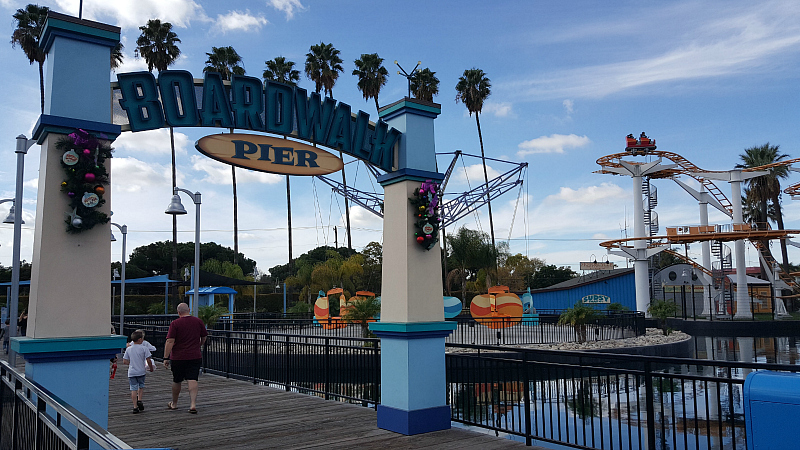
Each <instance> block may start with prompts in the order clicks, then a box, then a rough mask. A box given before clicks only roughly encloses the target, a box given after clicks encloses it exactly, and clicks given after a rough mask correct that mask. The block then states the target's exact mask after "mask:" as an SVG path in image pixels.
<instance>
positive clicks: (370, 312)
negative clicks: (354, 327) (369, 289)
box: [342, 296, 381, 338]
mask: <svg viewBox="0 0 800 450" xmlns="http://www.w3.org/2000/svg"><path fill="white" fill-rule="evenodd" d="M354 299H355V300H354ZM354 299H350V307H349V308H347V310H346V311H345V313H344V316H342V318H343V319H344V320H347V321H350V322H355V323H357V324H359V325H361V337H364V338H368V337H373V336H374V335H372V333H370V331H369V322H370V321H372V320H374V319H375V317H376V316H377V315H378V314H380V313H381V303H380V302H379V301H378V299H377V298H376V297H375V296H364V297H354Z"/></svg>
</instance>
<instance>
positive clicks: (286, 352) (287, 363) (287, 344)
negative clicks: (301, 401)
mask: <svg viewBox="0 0 800 450" xmlns="http://www.w3.org/2000/svg"><path fill="white" fill-rule="evenodd" d="M284 353H285V355H286V360H285V361H284V365H285V366H286V367H285V372H284V378H285V380H286V385H285V386H286V390H287V391H288V390H289V384H290V383H289V336H288V335H287V336H286V348H285V349H284Z"/></svg>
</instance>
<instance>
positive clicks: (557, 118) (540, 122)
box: [0, 0, 800, 270]
mask: <svg viewBox="0 0 800 450" xmlns="http://www.w3.org/2000/svg"><path fill="white" fill-rule="evenodd" d="M42 4H44V5H47V6H49V7H51V8H52V9H53V10H55V11H58V12H62V13H67V14H73V15H77V11H78V2H77V0H57V1H54V2H53V1H46V2H42ZM24 5H25V2H18V1H9V0H0V14H5V15H6V17H7V20H6V21H4V22H0V23H3V24H4V29H5V31H4V33H5V35H6V36H9V37H10V35H11V32H12V30H13V21H12V19H11V15H12V14H13V12H14V11H15V10H16V9H17V8H20V7H23V6H24ZM83 11H84V17H85V18H89V19H92V20H97V21H101V22H105V23H110V24H114V25H118V26H120V27H121V28H122V41H123V43H124V44H125V46H126V49H125V54H126V60H125V64H124V65H123V67H122V68H121V69H119V70H118V72H129V71H136V70H142V69H145V70H146V66H145V62H144V60H142V59H140V60H135V59H134V58H133V50H134V48H135V41H136V38H137V36H138V35H139V30H138V27H139V26H140V25H143V24H144V23H145V22H146V21H147V20H148V19H151V18H160V19H162V20H163V21H169V22H171V23H173V25H175V31H176V32H177V34H178V36H179V38H180V39H181V41H182V44H181V45H180V48H181V50H182V52H183V54H182V56H181V58H180V59H179V60H178V62H177V63H176V64H175V65H174V66H173V68H175V69H185V70H189V71H190V72H192V73H193V74H194V75H195V76H196V77H200V76H201V75H202V68H203V65H204V64H203V63H204V61H205V60H206V55H205V53H206V52H209V51H210V50H211V47H212V46H217V47H220V46H228V45H230V46H233V47H234V48H235V49H236V50H237V51H238V53H239V54H240V55H241V56H242V57H243V60H244V67H245V69H246V70H247V74H248V75H253V76H260V75H261V73H262V71H263V69H264V61H266V60H268V59H272V58H274V57H276V56H285V57H286V58H287V59H289V60H292V61H295V62H296V63H297V66H298V68H299V69H301V71H302V65H303V61H304V59H305V54H306V53H307V52H308V48H309V46H310V45H312V44H316V43H319V42H320V41H322V42H325V43H332V44H333V45H334V46H335V47H336V48H337V49H339V50H340V51H341V57H342V59H343V60H344V68H345V72H344V73H343V74H342V75H341V76H340V78H339V81H338V82H337V84H336V86H334V89H333V92H334V96H335V98H336V99H337V100H340V101H343V102H345V103H348V104H350V105H351V106H352V107H353V108H354V109H362V110H364V111H365V112H367V113H369V114H370V115H371V116H372V118H373V119H374V118H375V116H376V114H375V106H374V102H373V101H372V100H370V101H365V100H364V99H363V97H362V96H361V93H360V92H358V90H357V89H356V77H354V76H352V75H350V73H351V72H352V70H353V68H354V64H353V60H355V59H356V58H358V57H359V56H360V55H361V54H362V53H374V52H377V53H378V54H379V55H380V56H381V57H383V58H384V59H385V61H384V64H385V65H386V67H387V69H388V70H389V72H390V74H391V76H390V78H389V81H388V83H387V85H386V86H385V88H384V89H383V91H382V92H381V94H380V103H381V104H382V105H383V104H388V103H390V102H393V101H395V100H398V99H400V98H401V97H403V95H405V92H406V83H405V79H404V78H402V77H400V76H398V75H396V74H395V73H396V67H395V66H393V64H392V62H393V61H394V60H397V61H399V62H400V64H402V65H403V66H404V67H405V68H406V69H410V68H411V67H413V66H414V64H415V63H416V61H418V60H421V61H422V67H429V68H430V69H431V70H433V71H435V72H436V75H437V77H438V78H439V79H440V81H441V84H440V92H439V95H438V96H437V97H436V98H435V101H437V102H438V103H441V105H442V114H441V116H439V118H438V119H437V120H436V123H435V126H436V148H437V151H439V152H452V151H454V150H456V149H460V150H463V151H464V152H465V153H469V154H480V147H479V144H478V136H477V130H476V126H475V118H474V117H470V116H469V115H468V114H467V112H466V108H465V107H464V105H463V104H457V103H456V102H455V89H454V86H455V84H456V82H457V81H458V77H459V76H460V75H461V74H462V73H463V71H464V70H465V69H468V68H473V67H477V68H480V69H483V70H484V71H485V72H486V74H487V76H488V77H489V78H490V79H491V81H492V95H491V97H490V98H489V100H488V102H487V103H486V104H485V106H484V109H483V113H482V114H481V125H482V131H483V139H484V144H485V148H486V154H487V156H490V157H493V158H499V159H504V160H508V161H513V162H527V163H529V169H528V171H527V177H526V179H525V188H523V190H522V192H518V191H512V192H510V193H508V194H506V195H505V196H504V197H501V198H500V199H498V200H497V201H496V202H494V203H493V209H494V212H495V217H494V219H495V229H496V230H495V234H496V237H497V239H498V240H506V239H508V238H509V237H511V241H510V246H511V250H512V252H515V253H517V252H519V253H523V254H527V255H528V256H530V257H539V258H543V259H545V260H546V261H547V263H550V264H557V265H570V266H572V267H573V268H575V269H577V265H578V263H579V262H580V261H587V260H589V258H590V257H592V255H594V257H596V258H597V259H600V258H602V257H603V255H604V254H605V251H604V250H603V249H602V248H601V247H600V246H599V245H598V243H599V242H600V240H603V239H606V238H615V237H619V236H620V235H621V233H623V232H624V231H622V229H623V228H624V227H625V224H627V226H628V233H629V234H632V228H633V227H632V222H633V221H632V215H631V209H632V202H633V200H632V196H631V195H632V194H631V182H630V179H629V178H622V177H617V176H612V175H599V174H594V173H592V172H594V171H595V170H597V169H598V168H599V167H598V166H597V164H596V162H595V161H596V160H597V158H599V157H601V156H603V155H606V154H611V153H617V152H620V151H622V150H623V148H624V137H625V136H626V135H627V134H629V133H634V134H636V135H638V134H639V133H640V132H642V131H646V132H647V134H648V135H649V136H651V137H653V138H655V139H656V140H657V143H658V147H659V149H660V150H665V151H670V152H674V153H678V154H681V155H682V156H684V157H685V158H687V159H689V160H690V161H692V162H693V163H695V164H696V165H698V166H700V167H702V168H704V169H707V170H725V169H730V168H733V166H734V165H735V164H736V163H737V162H738V155H739V154H740V153H741V152H742V151H743V149H745V148H747V147H751V146H754V145H761V144H764V143H766V142H770V143H771V144H779V145H780V146H781V150H782V151H783V152H784V153H788V154H789V155H791V156H792V157H797V156H800V151H798V148H797V145H796V143H795V141H796V140H797V134H796V132H795V123H796V120H797V98H798V94H799V92H798V91H799V90H800V88H798V68H800V20H799V19H800V3H798V2H795V1H764V2H750V1H705V2H695V1H614V2H595V1H561V2H544V1H538V2H534V1H529V2H510V1H494V2H479V1H460V2H430V1H427V2H422V1H404V2H391V3H390V2H368V1H330V0H329V1H317V0H269V1H266V0H262V1H236V0H231V1H226V2H210V1H192V0H118V1H114V2H109V1H106V0H86V1H84V4H83ZM0 58H2V60H3V61H4V62H5V69H4V70H3V71H2V72H0V77H1V78H0V80H2V84H3V85H4V86H5V95H4V98H5V101H4V102H3V103H2V104H0V129H3V130H5V131H6V136H7V138H6V139H7V141H6V147H5V148H7V151H3V152H0V198H9V197H12V196H13V189H14V167H15V166H14V153H13V151H12V149H13V145H14V143H13V139H14V136H16V135H18V134H20V133H25V134H27V135H30V132H31V129H32V127H33V124H34V123H35V121H36V119H37V117H38V114H39V92H38V72H37V69H36V66H29V65H28V64H27V59H26V58H25V57H24V55H23V53H22V51H21V50H19V49H13V48H12V47H11V45H10V44H7V45H3V46H0ZM114 77H115V76H114V74H113V73H112V74H111V78H110V79H114ZM300 86H301V87H304V88H306V89H308V90H312V89H313V83H312V82H310V81H309V80H308V79H306V78H305V77H304V76H303V78H302V79H301V82H300ZM176 131H177V134H176V138H177V144H178V154H177V160H178V177H179V181H178V185H179V186H181V187H185V188H188V189H191V190H193V191H200V192H201V193H202V194H203V206H202V212H203V217H202V239H203V240H204V241H212V240H213V241H215V242H217V243H220V244H222V245H228V246H232V245H233V232H232V228H233V219H232V194H231V182H230V171H231V170H230V168H229V167H228V166H226V165H223V164H220V163H217V162H215V161H212V160H210V159H208V158H206V157H204V156H202V155H200V154H199V153H198V152H197V151H196V150H195V149H194V146H193V144H194V142H195V141H196V140H197V139H199V138H200V137H202V136H204V135H206V134H212V133H215V132H217V130H212V129H199V128H194V129H178V130H176ZM115 148H116V153H115V158H114V159H113V161H112V177H113V181H112V183H113V185H112V190H113V194H112V199H111V204H112V209H113V210H114V212H115V215H114V220H115V221H116V222H119V223H125V224H127V225H128V227H129V229H130V232H129V235H128V239H129V243H128V249H129V251H130V250H131V249H133V248H135V247H137V246H139V245H144V244H147V243H150V242H153V241H156V240H166V239H170V238H171V219H170V217H169V216H167V215H165V214H164V213H163V210H164V209H165V208H166V206H167V204H168V202H169V198H170V178H169V160H170V158H169V137H168V133H167V131H166V130H159V131H153V132H143V133H136V134H131V133H125V134H123V136H121V137H120V138H119V139H118V141H117V142H116V143H115ZM38 152H39V147H38V146H34V147H33V148H32V149H31V152H30V153H29V155H28V157H27V158H26V170H25V192H24V198H25V202H24V218H25V220H26V222H27V225H26V226H25V230H24V232H23V242H22V257H23V258H24V259H27V260H30V256H31V249H32V244H33V242H32V239H33V233H32V229H33V226H35V223H34V222H35V217H34V212H35V211H34V209H35V203H36V192H37V169H38V162H39V158H38ZM345 162H346V163H348V164H347V165H346V170H347V178H348V181H349V182H354V183H355V185H356V186H357V187H360V188H362V189H364V190H372V189H376V188H377V189H380V187H379V186H378V185H377V183H375V182H374V180H371V179H370V178H369V176H368V175H367V172H366V170H365V169H364V167H363V165H361V164H360V163H357V162H353V160H352V159H350V158H347V157H346V159H345ZM439 164H440V167H441V169H442V170H444V168H445V167H446V166H447V164H449V157H446V156H443V157H441V158H440V160H439ZM459 167H461V166H459ZM505 170H507V168H506V166H505V165H502V164H498V163H492V164H491V165H490V173H491V172H494V173H498V172H503V171H505ZM334 176H335V175H334ZM481 178H482V171H481V168H480V161H479V160H477V159H467V160H465V161H464V166H463V167H461V169H460V170H459V171H458V172H456V173H455V174H454V178H453V181H452V182H451V184H450V185H449V189H448V190H449V191H450V192H453V193H456V192H462V191H465V190H467V189H468V188H469V186H472V187H474V186H475V185H476V184H475V183H476V182H479V181H480V180H481ZM237 180H238V190H239V228H240V244H239V245H240V250H241V251H242V252H243V253H245V255H247V256H248V257H250V258H253V259H255V260H256V261H257V262H258V266H259V268H260V269H261V270H266V269H268V268H269V267H272V266H274V265H276V264H281V263H284V262H285V261H286V259H287V257H288V250H287V244H286V240H287V238H286V236H287V231H286V196H285V184H284V183H285V182H284V178H283V177H282V176H276V175H270V174H263V173H255V172H247V171H245V170H237ZM799 181H800V176H798V175H793V177H792V178H791V179H790V180H789V181H788V182H785V185H788V184H790V183H792V182H799ZM655 184H656V186H657V188H658V189H659V205H658V207H657V208H656V211H657V212H658V214H659V216H660V223H661V226H662V232H663V228H664V226H678V225H691V224H697V223H698V222H699V218H698V213H697V211H698V208H697V205H696V203H695V202H694V201H693V200H692V199H691V198H690V197H689V196H688V195H687V194H685V193H683V191H682V190H680V188H679V187H677V185H676V184H675V183H673V182H672V181H669V180H659V181H657V182H656V183H655ZM719 187H720V189H721V190H722V191H723V192H724V193H725V194H726V195H728V196H730V187H729V186H728V185H722V184H720V185H719ZM292 190H293V197H292V206H293V208H292V209H293V218H292V219H293V225H294V227H295V230H294V255H295V256H298V255H300V254H301V253H304V252H306V251H308V250H310V249H311V248H314V247H316V246H317V245H323V244H326V243H327V244H332V243H333V233H332V231H331V227H332V226H334V225H339V226H342V225H343V223H344V218H343V212H344V209H343V208H344V203H343V201H342V199H341V198H339V199H337V198H336V197H333V196H332V195H331V191H330V189H329V188H328V187H327V186H326V185H324V184H322V183H320V182H319V181H312V180H311V179H310V178H301V177H293V178H292ZM783 200H784V208H785V215H786V219H785V220H786V224H787V227H795V228H800V205H798V203H797V202H792V200H791V199H790V198H788V197H784V199H783ZM187 203H188V202H187ZM187 207H188V208H190V209H191V206H189V205H188V204H187ZM515 211H516V214H515ZM6 212H7V204H4V205H2V206H0V214H2V215H3V216H4V215H5V214H6ZM351 217H352V219H351V220H352V222H353V244H354V247H356V248H357V249H360V248H362V247H363V246H364V245H366V244H367V243H369V242H370V241H382V234H381V227H382V223H381V220H380V219H378V218H377V217H375V216H372V215H371V214H370V213H368V212H366V211H364V210H362V209H360V208H357V207H354V208H352V210H351ZM512 217H513V218H514V220H513V228H512V226H511V225H512ZM711 222H712V223H726V220H725V217H724V216H723V215H722V214H719V213H712V216H711ZM462 224H463V225H465V226H467V227H469V228H480V229H483V230H485V231H488V216H487V211H486V208H483V209H482V210H480V211H479V213H477V214H473V215H471V216H469V217H468V218H466V219H465V220H463V221H462ZM193 225H194V221H193V220H190V219H187V218H183V219H180V220H179V229H180V230H181V233H180V235H179V237H180V239H181V240H182V241H190V240H192V239H193V234H192V230H193ZM11 241H12V233H11V228H10V226H9V225H0V263H2V264H4V265H10V262H11V250H12V242H11ZM342 242H344V229H343V228H342V229H340V232H339V243H340V245H342ZM689 251H690V254H698V253H699V245H698V246H695V247H692V248H690V250H689ZM120 252H121V247H120V243H119V242H117V243H115V244H113V246H112V255H110V257H111V258H112V260H114V261H116V260H119V258H120ZM798 256H800V254H798V253H797V252H795V251H793V250H790V259H793V260H794V261H795V262H797V260H798ZM756 258H757V256H756V253H755V252H754V251H753V249H752V248H750V249H749V250H748V261H750V263H751V265H752V264H755V261H756ZM610 259H611V260H612V261H616V262H618V263H621V264H622V265H624V264H625V263H624V261H623V260H621V259H620V258H617V257H613V256H612V257H610Z"/></svg>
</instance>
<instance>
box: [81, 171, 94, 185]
mask: <svg viewBox="0 0 800 450" xmlns="http://www.w3.org/2000/svg"><path fill="white" fill-rule="evenodd" d="M83 179H84V180H86V181H87V182H88V183H93V182H94V179H95V176H94V174H93V173H87V174H86V175H84V176H83Z"/></svg>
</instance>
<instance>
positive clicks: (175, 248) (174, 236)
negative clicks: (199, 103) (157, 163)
mask: <svg viewBox="0 0 800 450" xmlns="http://www.w3.org/2000/svg"><path fill="white" fill-rule="evenodd" d="M169 144H170V150H172V193H173V194H174V193H175V186H177V181H176V176H175V134H174V129H173V128H172V127H169ZM172 279H173V280H179V279H180V278H178V216H176V215H174V214H173V215H172ZM178 297H179V296H178V289H177V286H173V288H172V300H173V301H175V303H176V304H177V303H178Z"/></svg>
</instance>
